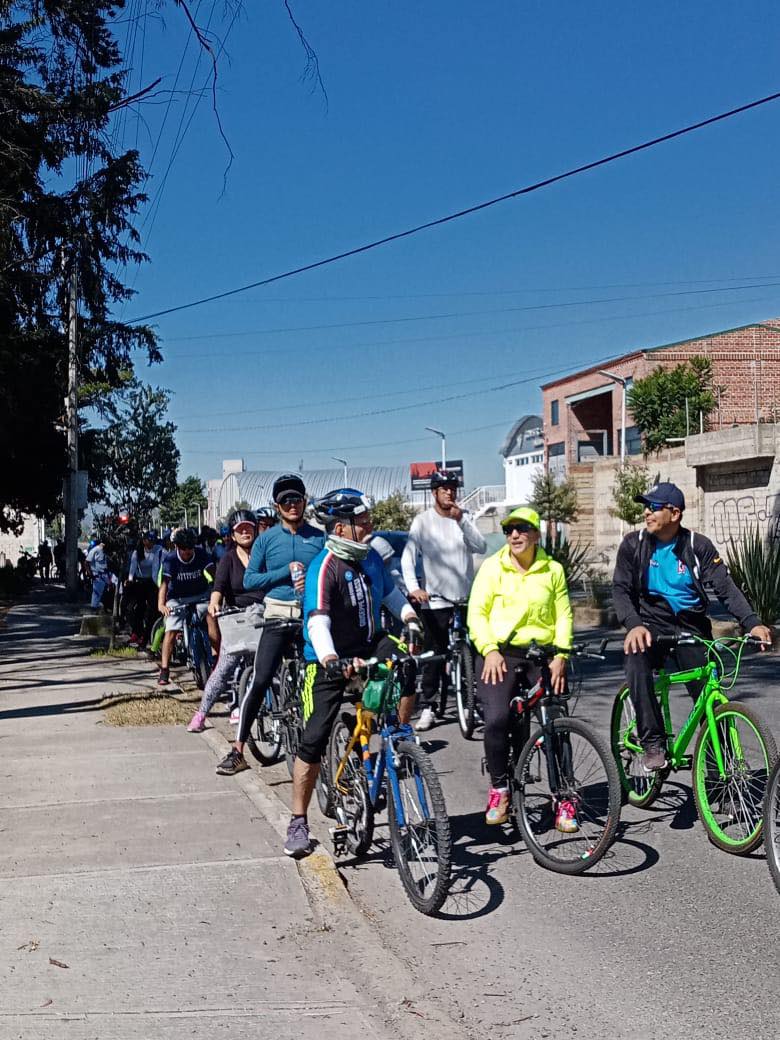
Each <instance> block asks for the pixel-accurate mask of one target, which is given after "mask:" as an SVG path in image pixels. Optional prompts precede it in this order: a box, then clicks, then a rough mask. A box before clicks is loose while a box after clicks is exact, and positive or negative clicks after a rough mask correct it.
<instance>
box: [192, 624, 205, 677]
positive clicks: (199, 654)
mask: <svg viewBox="0 0 780 1040" xmlns="http://www.w3.org/2000/svg"><path fill="white" fill-rule="evenodd" d="M208 656H209V655H208V647H207V645H206V634H205V632H204V631H203V629H202V628H200V627H198V625H193V626H192V630H191V631H190V671H191V672H192V677H193V679H194V680H195V685H196V686H197V687H198V689H199V690H202V689H203V688H204V687H205V685H206V683H207V682H208V681H209V666H208Z"/></svg>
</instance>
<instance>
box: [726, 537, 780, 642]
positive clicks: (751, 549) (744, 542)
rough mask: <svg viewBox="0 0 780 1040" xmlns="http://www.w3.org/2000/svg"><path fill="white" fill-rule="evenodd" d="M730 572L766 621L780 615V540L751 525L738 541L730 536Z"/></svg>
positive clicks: (775, 619) (776, 618)
mask: <svg viewBox="0 0 780 1040" xmlns="http://www.w3.org/2000/svg"><path fill="white" fill-rule="evenodd" d="M727 558H728V565H729V569H730V571H731V576H732V577H733V579H734V581H735V582H736V583H737V585H739V587H740V588H741V589H742V591H743V592H744V593H745V595H746V596H747V598H748V600H749V601H750V604H751V606H752V607H753V610H755V612H756V614H758V616H759V617H760V618H761V620H762V621H763V622H764V624H765V625H772V624H774V622H775V621H777V620H778V618H780V542H777V541H768V540H767V539H765V538H764V537H763V536H762V535H761V533H760V532H759V530H758V529H757V528H752V529H751V530H750V531H748V533H747V534H745V535H743V536H742V537H741V538H740V539H739V541H734V539H733V538H731V539H730V540H729V551H728V557H727Z"/></svg>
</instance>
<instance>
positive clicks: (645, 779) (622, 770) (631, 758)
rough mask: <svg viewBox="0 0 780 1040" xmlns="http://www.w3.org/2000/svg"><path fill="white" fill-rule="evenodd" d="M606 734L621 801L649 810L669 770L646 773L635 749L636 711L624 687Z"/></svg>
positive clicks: (641, 757) (640, 755) (636, 745)
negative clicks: (618, 781) (614, 766)
mask: <svg viewBox="0 0 780 1040" xmlns="http://www.w3.org/2000/svg"><path fill="white" fill-rule="evenodd" d="M609 732H610V739H611V744H612V754H613V756H614V758H615V762H616V763H617V769H618V776H619V778H620V786H621V788H622V789H623V794H624V796H625V798H624V800H625V801H627V802H630V803H631V805H635V806H636V807H637V808H638V809H649V808H650V806H651V805H652V804H653V802H654V801H655V800H656V798H657V797H658V795H659V793H660V791H661V788H662V787H663V784H664V780H665V779H666V777H667V776H668V775H669V771H668V770H666V769H659V770H657V771H656V772H653V773H648V772H647V771H646V770H645V768H644V766H643V765H642V760H643V758H644V756H643V755H642V754H641V753H640V752H638V751H637V750H636V748H637V747H638V739H637V735H636V712H635V711H634V705H633V704H632V703H631V697H630V695H629V692H628V687H627V686H624V687H623V688H622V690H620V692H619V693H618V695H617V697H616V698H615V703H614V704H613V705H612V720H611V722H610V725H609Z"/></svg>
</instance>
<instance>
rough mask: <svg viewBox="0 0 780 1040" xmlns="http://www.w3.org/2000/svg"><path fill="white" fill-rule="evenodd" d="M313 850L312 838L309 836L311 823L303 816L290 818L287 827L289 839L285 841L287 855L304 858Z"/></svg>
mask: <svg viewBox="0 0 780 1040" xmlns="http://www.w3.org/2000/svg"><path fill="white" fill-rule="evenodd" d="M310 852H311V838H310V837H309V825H308V823H307V822H306V820H305V819H304V818H303V816H295V817H293V819H292V820H290V826H289V827H288V828H287V840H286V841H285V843H284V854H285V856H292V857H293V859H303V857H304V856H308V855H309V853H310Z"/></svg>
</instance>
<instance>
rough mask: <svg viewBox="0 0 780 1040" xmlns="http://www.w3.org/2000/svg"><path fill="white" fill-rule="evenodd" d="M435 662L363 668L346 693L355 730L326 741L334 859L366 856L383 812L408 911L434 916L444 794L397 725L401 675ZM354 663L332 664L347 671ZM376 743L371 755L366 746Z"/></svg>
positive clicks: (400, 660) (343, 726) (445, 880)
mask: <svg viewBox="0 0 780 1040" xmlns="http://www.w3.org/2000/svg"><path fill="white" fill-rule="evenodd" d="M437 659H438V660H442V657H439V658H436V657H435V656H434V655H433V654H432V653H430V652H429V653H427V654H421V655H419V656H415V655H411V654H400V655H399V656H398V657H397V658H394V659H393V660H392V661H379V660H377V659H375V658H372V659H371V660H369V661H366V662H365V666H364V667H363V668H362V669H361V670H360V673H359V675H357V676H356V677H355V678H354V679H353V680H352V682H351V684H350V686H349V687H348V692H349V691H350V689H351V692H352V693H353V695H354V696H358V697H359V698H360V700H359V701H358V703H357V705H356V716H355V724H354V726H353V727H352V728H350V726H349V725H348V723H347V721H345V719H344V718H343V717H342V718H341V719H340V720H338V721H337V722H336V724H335V725H334V727H333V730H332V732H331V735H330V741H329V744H328V751H327V773H328V776H329V777H330V778H331V779H330V784H329V788H330V791H331V795H332V799H333V815H334V816H335V818H336V826H335V827H334V828H333V829H332V831H331V834H332V837H333V847H334V852H335V854H336V856H343V855H346V854H347V853H351V854H352V855H353V856H363V855H365V853H366V852H367V851H368V849H369V847H370V845H371V842H372V840H373V835H374V816H375V814H376V813H377V812H379V811H381V809H383V808H384V807H385V806H387V813H388V823H389V829H390V843H391V846H392V849H393V856H394V858H395V864H396V868H397V870H398V874H399V877H400V878H401V883H402V884H403V887H404V889H405V891H406V894H407V896H408V897H409V901H410V902H411V904H412V906H413V907H414V908H415V909H416V910H419V911H420V913H423V914H434V913H436V911H437V910H438V909H439V908H440V907H441V905H442V903H443V902H444V900H445V898H446V896H447V891H448V889H449V882H450V869H451V863H452V839H451V833H450V821H449V817H448V815H447V807H446V805H445V802H444V794H443V792H442V789H441V784H440V783H439V778H438V776H437V775H436V770H435V768H434V765H433V762H432V760H431V758H430V757H429V756H428V754H427V753H426V752H425V751H424V750H423V749H422V748H421V747H420V746H419V745H418V744H417V743H416V741H415V737H414V731H413V730H412V727H411V726H409V725H401V724H400V723H399V722H398V715H397V706H398V701H399V699H400V696H401V682H400V681H399V677H398V670H399V669H400V668H403V667H406V666H407V665H408V664H409V663H412V662H414V663H415V664H424V663H425V662H431V661H434V660H437ZM351 663H352V661H351V660H342V661H339V662H338V663H336V662H334V663H333V667H334V668H344V667H346V666H348V665H350V664H351ZM372 735H376V736H377V737H378V740H379V748H378V750H376V751H374V752H372V750H371V738H372Z"/></svg>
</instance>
